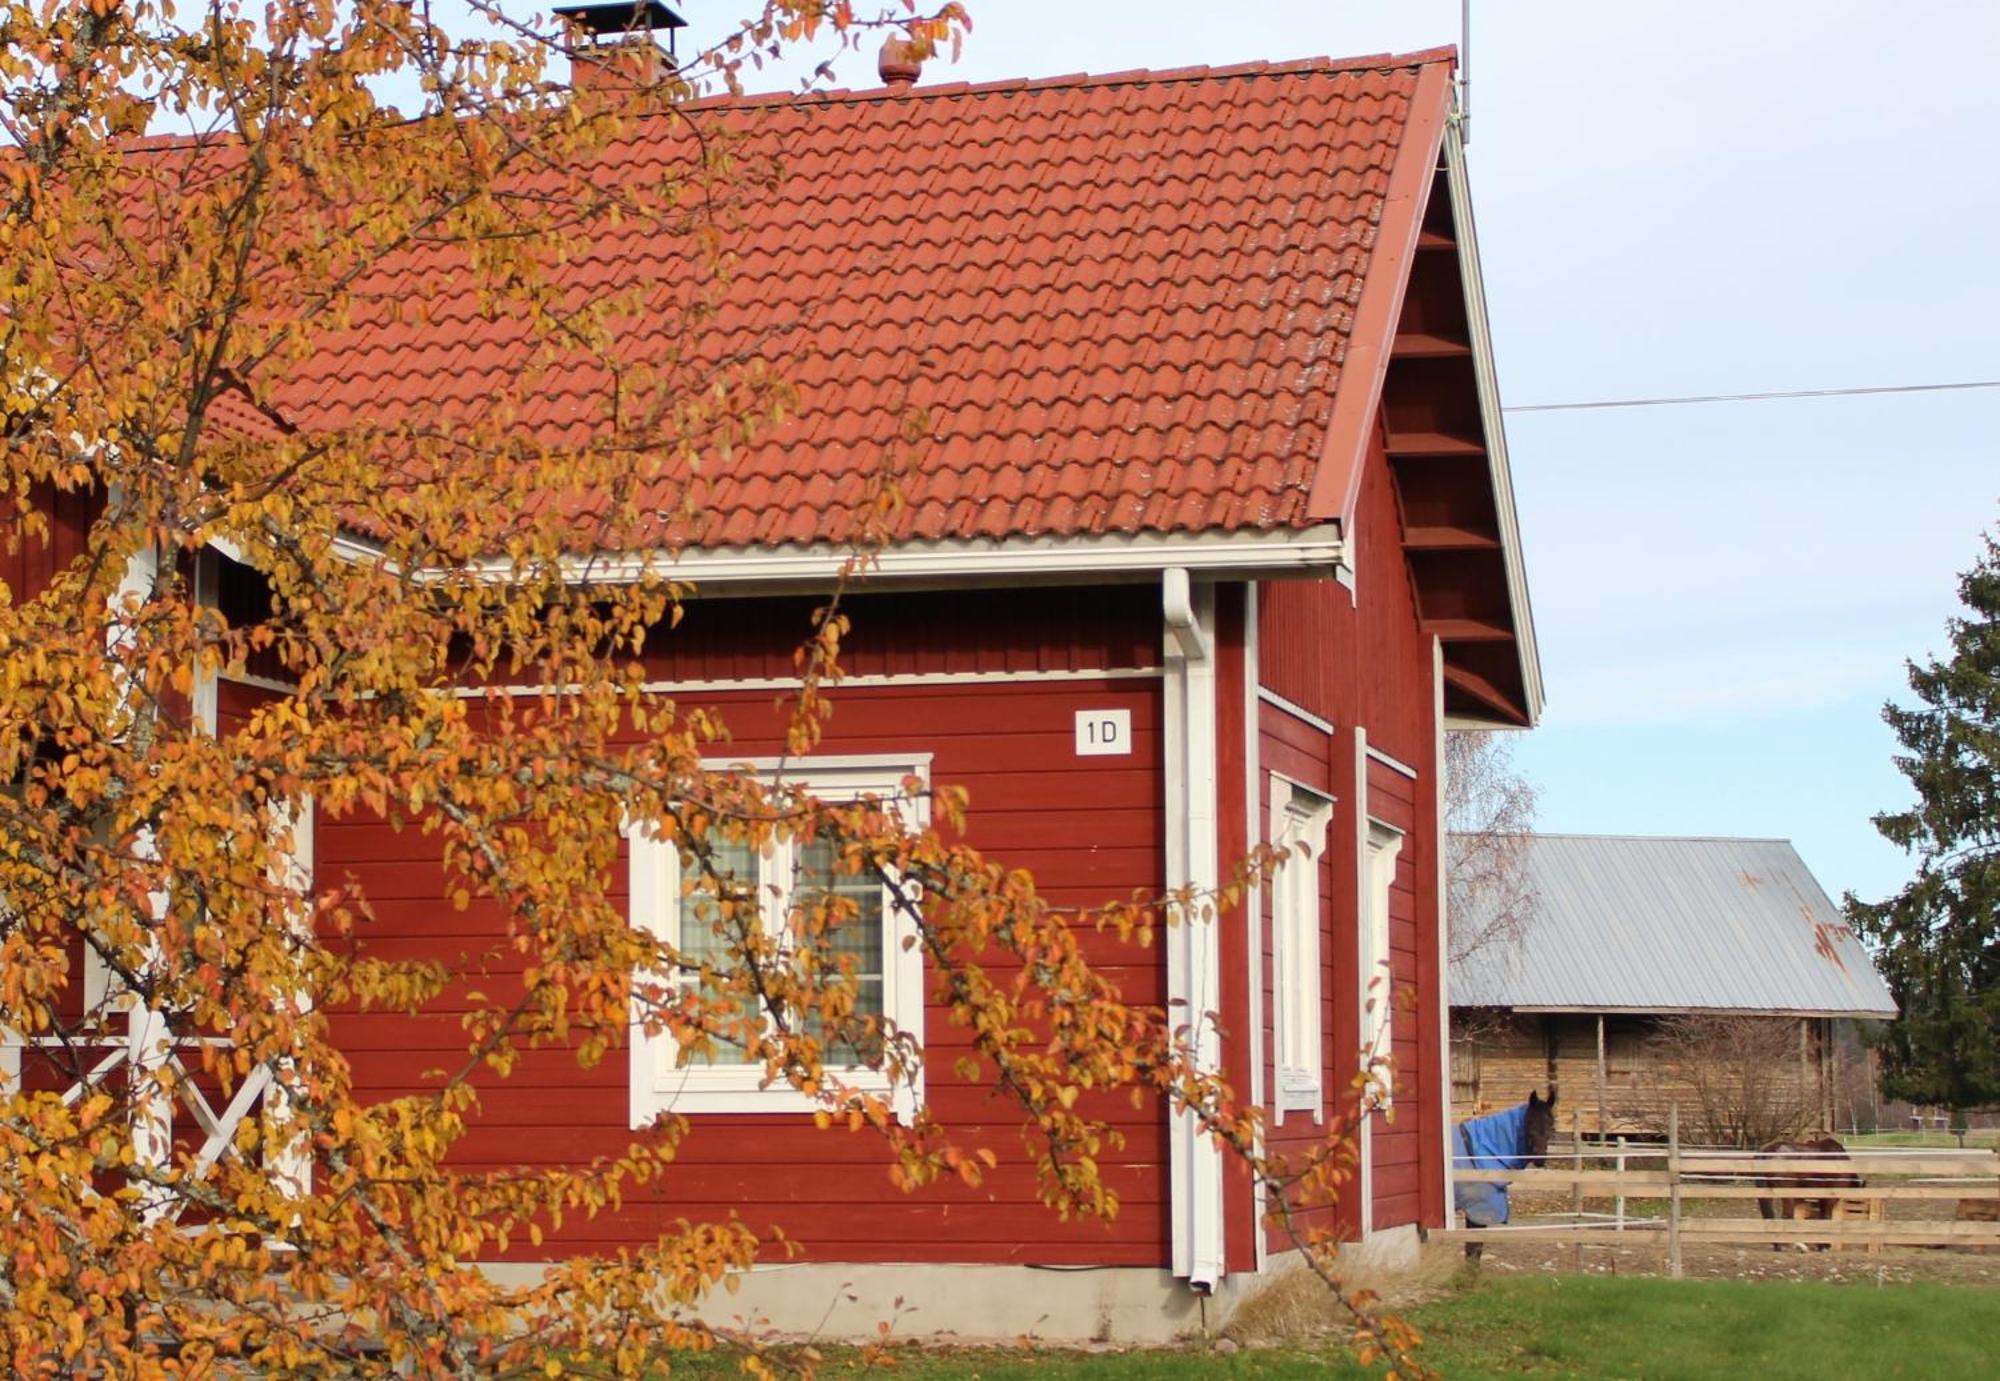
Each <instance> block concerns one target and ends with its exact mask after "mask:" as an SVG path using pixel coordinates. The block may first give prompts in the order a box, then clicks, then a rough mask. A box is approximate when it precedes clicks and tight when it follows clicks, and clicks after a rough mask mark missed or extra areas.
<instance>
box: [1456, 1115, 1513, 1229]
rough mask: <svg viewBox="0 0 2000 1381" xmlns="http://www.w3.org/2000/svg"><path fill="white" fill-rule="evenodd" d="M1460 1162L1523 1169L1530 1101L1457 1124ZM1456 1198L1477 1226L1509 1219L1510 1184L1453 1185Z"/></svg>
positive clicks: (1471, 1166) (1469, 1166)
mask: <svg viewBox="0 0 2000 1381" xmlns="http://www.w3.org/2000/svg"><path fill="white" fill-rule="evenodd" d="M1455 1142H1456V1145H1457V1148H1458V1154H1457V1164H1458V1166H1459V1167H1460V1168H1461V1169H1469V1170H1520V1169H1523V1168H1525V1167H1526V1166H1527V1164H1528V1105H1527V1104H1526V1103H1522V1104H1521V1105H1519V1106H1518V1107H1512V1108H1508V1109H1507V1110H1506V1111H1505V1112H1496V1113H1491V1114H1489V1115H1487V1116H1485V1117H1475V1118H1473V1119H1472V1120H1471V1121H1470V1122H1461V1123H1459V1124H1458V1131H1457V1136H1456V1137H1455ZM1452 1197H1453V1199H1454V1200H1455V1201H1456V1202H1457V1204H1458V1207H1459V1208H1460V1210H1462V1211H1463V1212H1464V1214H1465V1221H1466V1223H1467V1224H1468V1225H1470V1226H1472V1227H1475V1228H1490V1227H1498V1226H1499V1225H1500V1224H1502V1223H1504V1222H1506V1221H1507V1186H1506V1185H1504V1184H1488V1183H1471V1184H1461V1185H1458V1186H1456V1187H1455V1188H1454V1190H1453V1194H1452Z"/></svg>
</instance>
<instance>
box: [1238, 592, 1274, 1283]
mask: <svg viewBox="0 0 2000 1381" xmlns="http://www.w3.org/2000/svg"><path fill="white" fill-rule="evenodd" d="M1257 719H1258V715H1257V582H1256V581H1254V580H1249V581H1245V582H1244V584H1243V839H1244V842H1245V843H1246V844H1247V845H1248V846H1249V848H1250V849H1251V850H1253V851H1254V850H1255V849H1256V848H1257V847H1258V846H1259V845H1261V844H1262V843H1263V842H1264V828H1263V814H1262V812H1261V810H1260V809H1259V807H1260V804H1261V803H1260V802H1259V800H1258V794H1259V793H1258V789H1257V788H1258V786H1259V785H1260V780H1259V779H1260V778H1261V776H1262V775H1263V763H1262V760H1261V757H1260V754H1259V746H1260V745H1259V736H1260V733H1261V726H1259V724H1258V723H1257ZM1243 920H1244V930H1245V936H1244V941H1245V942H1244V946H1243V952H1244V954H1245V955H1246V956H1247V962H1248V964H1249V969H1250V974H1249V978H1250V984H1249V987H1248V989H1247V990H1246V991H1248V993H1249V994H1250V1017H1249V1023H1250V1106H1251V1107H1253V1108H1261V1107H1263V1106H1265V1097H1264V1096H1265V1088H1264V1049H1265V1046H1264V1018H1265V1012H1264V885H1263V883H1261V882H1252V883H1251V884H1250V887H1249V889H1248V892H1247V895H1246V896H1245V898H1244V902H1243ZM1257 1136H1258V1150H1259V1151H1262V1150H1263V1149H1264V1146H1263V1128H1262V1125H1261V1124H1259V1127H1258V1132H1257ZM1250 1193H1251V1202H1252V1205H1253V1208H1252V1215H1251V1231H1250V1236H1251V1239H1252V1246H1253V1247H1254V1249H1255V1251H1256V1269H1257V1271H1258V1272H1259V1273H1260V1274H1261V1273H1262V1272H1263V1270H1264V1268H1265V1266H1266V1264H1267V1263H1268V1261H1269V1259H1270V1243H1269V1242H1268V1241H1266V1236H1267V1234H1266V1233H1265V1231H1264V1212H1265V1208H1266V1203H1267V1201H1266V1197H1265V1190H1264V1181H1263V1179H1262V1177H1253V1179H1252V1183H1251V1189H1250Z"/></svg>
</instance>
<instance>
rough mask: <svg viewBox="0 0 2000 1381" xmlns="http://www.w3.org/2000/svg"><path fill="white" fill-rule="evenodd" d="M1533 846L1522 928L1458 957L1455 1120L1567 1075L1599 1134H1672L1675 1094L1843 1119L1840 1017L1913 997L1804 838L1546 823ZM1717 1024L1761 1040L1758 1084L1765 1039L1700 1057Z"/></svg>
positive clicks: (1453, 975)
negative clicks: (1862, 931)
mask: <svg viewBox="0 0 2000 1381" xmlns="http://www.w3.org/2000/svg"><path fill="white" fill-rule="evenodd" d="M1520 848H1521V853H1520V855H1519V858H1520V860H1521V863H1520V866H1521V868H1522V870H1523V873H1524V877H1523V879H1522V881H1523V886H1522V888H1521V895H1522V897H1523V898H1524V899H1525V900H1524V902H1523V905H1524V906H1525V916H1524V918H1523V921H1522V924H1521V925H1520V926H1519V928H1518V930H1517V931H1516V932H1515V933H1514V934H1513V935H1512V937H1511V938H1496V939H1494V940H1492V941H1490V942H1488V943H1486V944H1484V945H1482V946H1480V947H1478V948H1476V949H1474V950H1473V951H1472V952H1471V953H1469V954H1464V955H1461V956H1459V957H1457V958H1456V959H1454V960H1453V961H1452V963H1451V965H1450V983H1451V1022H1452V1050H1451V1065H1452V1069H1451V1091H1452V1112H1453V1115H1454V1117H1456V1118H1466V1117H1472V1116H1477V1115H1479V1114H1482V1113H1485V1112H1490V1111H1493V1110H1494V1109H1496V1108H1500V1107H1506V1106H1509V1105H1511V1104H1513V1103H1517V1102H1519V1101H1521V1100H1522V1099H1523V1098H1525V1097H1526V1096H1527V1093H1528V1090H1529V1089H1531V1088H1536V1087H1540V1086H1542V1085H1544V1084H1548V1083H1555V1084H1557V1085H1558V1087H1559V1089H1560V1092H1561V1099H1562V1107H1561V1110H1560V1113H1559V1117H1558V1121H1559V1122H1560V1124H1561V1126H1562V1128H1563V1129H1564V1130H1568V1129H1569V1128H1571V1126H1572V1125H1573V1118H1574V1117H1576V1116H1578V1115H1580V1120H1581V1126H1582V1129H1583V1131H1584V1133H1585V1134H1586V1135H1590V1136H1607V1137H1608V1136H1620V1135H1631V1136H1635V1137H1647V1138H1650V1137H1660V1136H1664V1134H1665V1129H1666V1125H1667V1114H1668V1108H1669V1106H1670V1105H1672V1104H1674V1103H1679V1104H1680V1105H1681V1108H1682V1118H1683V1126H1684V1127H1686V1126H1687V1125H1688V1124H1689V1119H1690V1118H1691V1117H1692V1116H1693V1114H1694V1110H1695V1109H1696V1108H1698V1107H1699V1106H1700V1105H1701V1104H1702V1102H1703V1100H1704V1098H1705V1097H1706V1098H1707V1099H1709V1100H1710V1101H1711V1102H1713V1101H1718V1100H1719V1101H1724V1102H1727V1101H1729V1100H1730V1099H1731V1098H1735V1099H1737V1100H1739V1101H1740V1100H1741V1099H1744V1098H1748V1099H1750V1100H1752V1101H1757V1102H1760V1103H1761V1104H1763V1105H1764V1106H1765V1107H1767V1108H1769V1109H1772V1110H1775V1111H1776V1113H1777V1115H1778V1116H1780V1118H1781V1119H1782V1118H1784V1117H1793V1118H1795V1119H1796V1120H1798V1122H1799V1123H1800V1124H1801V1125H1800V1126H1799V1128H1798V1129H1799V1130H1801V1131H1803V1130H1807V1129H1825V1130H1830V1129H1832V1128H1833V1127H1835V1126H1836V1125H1837V1124H1838V1122H1839V1120H1840V1119H1839V1117H1838V1115H1837V1109H1836V1090H1837V1088H1838V1085H1839V1082H1840V1078H1839V1075H1840V1071H1839V1068H1838V1062H1839V1061H1840V1060H1841V1059H1842V1058H1843V1055H1842V1051H1843V1048H1845V1047H1850V1046H1851V1045H1852V1042H1845V1041H1842V1040H1840V1039H1838V1037H1839V1036H1840V1035H1841V1034H1843V1033H1841V1032H1839V1031H1837V1029H1836V1025H1837V1024H1838V1023H1847V1022H1855V1021H1871V1020H1881V1019H1885V1018H1889V1017H1893V1016H1894V1015H1895V1014H1896V1007H1895V1003H1894V1001H1893V1000H1892V999H1891V998H1890V996H1889V991H1888V988H1887V986H1886V985H1885V984H1884V983H1883V982H1882V979H1881V976H1880V975H1879V974H1877V973H1876V972H1875V967H1874V964H1873V963H1872V962H1871V961H1870V959H1869V957H1868V952H1867V950H1866V949H1865V948H1863V947H1862V944H1861V942H1860V940H1859V939H1858V938H1857V937H1856V936H1855V934H1854V932H1853V931H1852V930H1851V929H1850V928H1849V927H1848V925H1847V922H1846V920H1845V918H1844V917H1843V916H1842V915H1841V913H1840V909H1839V908H1838V907H1837V906H1835V905H1834V904H1833V903H1832V901H1830V900H1829V899H1828V898H1827V895H1826V893H1825V891H1824V890H1823V889H1822V888H1821V887H1820V885H1819V883H1818V882H1817V881H1816V880H1815V879H1814V877H1813V875H1812V874H1811V872H1809V871H1808V870H1807V868H1806V866H1805V862H1804V860H1803V859H1801V858H1800V857H1799V855H1798V852H1797V850H1795V849H1794V848H1793V847H1792V846H1791V844H1790V843H1789V842H1787V841H1785V840H1782V839H1654V838H1629V837H1620V836H1607V835H1571V834H1538V835H1534V836H1532V837H1529V838H1527V839H1524V840H1523V841H1522V842H1521V845H1520ZM1460 904H1461V905H1465V906H1467V907H1468V908H1469V909H1470V910H1471V911H1473V912H1475V913H1476V912H1477V910H1478V907H1479V906H1480V904H1481V902H1480V899H1479V898H1477V897H1473V898H1467V899H1464V900H1463V901H1462V902H1461V903H1460ZM1467 919H1468V921H1471V922H1472V923H1473V924H1472V927H1471V928H1473V929H1475V930H1476V929H1477V928H1478V920H1479V918H1478V917H1477V915H1476V914H1475V915H1472V916H1468V918H1467ZM1690 1018H1708V1019H1710V1022H1711V1024H1710V1025H1709V1026H1706V1027H1704V1026H1702V1025H1700V1024H1699V1023H1698V1022H1696V1023H1688V1021H1687V1019H1690ZM1720 1018H1727V1019H1744V1020H1746V1021H1747V1022H1748V1024H1747V1025H1734V1026H1727V1027H1721V1028H1718V1027H1716V1026H1714V1025H1713V1021H1714V1019H1720ZM1677 1023H1682V1024H1681V1025H1679V1026H1678V1027H1677ZM1677 1030H1678V1031H1680V1032H1681V1033H1683V1035H1682V1037H1681V1038H1680V1039H1678V1040H1677V1039H1676V1031H1677ZM1704 1030H1710V1031H1729V1032H1734V1033H1735V1036H1736V1041H1737V1043H1739V1044H1744V1043H1750V1044H1754V1046H1755V1048H1756V1050H1757V1051H1758V1052H1760V1054H1761V1055H1762V1056H1763V1057H1764V1058H1761V1059H1760V1060H1758V1061H1757V1063H1758V1064H1759V1065H1760V1066H1761V1068H1759V1069H1756V1070H1753V1071H1751V1072H1750V1074H1749V1077H1750V1078H1752V1079H1754V1080H1758V1081H1761V1082H1760V1083H1759V1084H1758V1086H1757V1087H1755V1088H1753V1089H1752V1090H1751V1091H1750V1092H1749V1093H1747V1094H1746V1093H1745V1092H1744V1091H1743V1089H1742V1086H1741V1085H1742V1080H1743V1078H1744V1077H1745V1074H1744V1072H1743V1071H1742V1070H1741V1069H1739V1068H1736V1067H1734V1066H1732V1065H1731V1063H1730V1060H1731V1057H1732V1056H1733V1055H1738V1054H1747V1053H1748V1052H1729V1051H1717V1052H1715V1058H1714V1059H1713V1060H1712V1061H1697V1060H1693V1059H1691V1058H1690V1052H1689V1051H1688V1050H1687V1049H1686V1038H1687V1037H1690V1036H1692V1037H1699V1036H1700V1035H1701V1033H1702V1032H1703V1031H1704ZM1846 1058H1853V1052H1852V1051H1851V1050H1850V1051H1849V1053H1848V1054H1847V1055H1846ZM1731 1081H1734V1083H1732V1082H1731Z"/></svg>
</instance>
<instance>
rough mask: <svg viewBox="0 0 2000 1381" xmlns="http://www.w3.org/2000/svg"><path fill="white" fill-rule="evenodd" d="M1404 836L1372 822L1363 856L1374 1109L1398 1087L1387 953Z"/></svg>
mask: <svg viewBox="0 0 2000 1381" xmlns="http://www.w3.org/2000/svg"><path fill="white" fill-rule="evenodd" d="M1402 852H1403V832H1402V831H1401V830H1399V829H1397V828H1395V827H1394V826H1392V825H1385V824H1383V823H1382V822H1381V821H1380V820H1372V819H1371V820H1370V821H1369V822H1368V836H1367V842H1366V843H1365V844H1364V845H1363V846H1362V851H1361V955H1360V958H1361V965H1360V968H1361V1064H1362V1068H1364V1069H1369V1070H1372V1071H1373V1072H1374V1075H1375V1088H1374V1090H1373V1093H1372V1095H1371V1098H1370V1105H1371V1106H1373V1107H1377V1108H1387V1107H1388V1106H1389V1103H1390V1099H1391V1095H1392V1092H1393V1089H1394V1085H1395V1068H1394V1066H1393V1065H1392V1064H1391V1062H1390V1056H1391V1053H1392V1052H1393V1051H1394V1049H1395V1021H1396V991H1395V983H1394V970H1393V967H1392V962H1391V959H1390V954H1389V890H1390V888H1392V887H1393V886H1395V883H1396V859H1397V857H1398V856H1399V855H1401V854H1402Z"/></svg>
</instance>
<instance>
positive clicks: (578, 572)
mask: <svg viewBox="0 0 2000 1381" xmlns="http://www.w3.org/2000/svg"><path fill="white" fill-rule="evenodd" d="M335 547H336V550H338V551H339V552H340V553H341V554H342V555H344V556H346V557H347V558H348V559H350V560H378V561H379V560H381V559H383V557H384V553H383V550H382V548H381V547H379V546H377V545H376V544H374V543H372V542H370V541H368V540H367V539H365V538H362V537H358V536H353V535H344V536H342V537H340V538H338V539H336V541H335ZM1347 564H1348V550H1347V544H1346V542H1345V541H1344V540H1343V538H1342V535H1341V530H1340V525H1339V524H1338V523H1324V524H1320V525H1317V526H1314V527H1310V528H1299V529H1275V530H1271V531H1261V532H1235V533H1199V532H1194V533H1106V534H1100V535H1096V536H1089V537H1076V536H1064V537H1032V538H1030V537H1011V538H1001V539H981V538H974V539H940V540H935V541H910V542H899V543H895V544H892V545H890V546H888V547H885V548H883V549H882V550H880V551H878V552H874V553H864V552H862V551H860V550H858V549H856V548H853V547H840V546H831V545H818V546H798V547H724V548H698V547H691V548H685V549H682V550H680V551H673V550H669V549H664V548H663V549H655V550H650V551H635V552H596V553H583V554H579V555H576V556H573V557H568V558H565V560H564V571H563V573H564V577H565V578H566V579H568V580H570V581H572V582H574V583H577V584H608V585H616V584H629V583H632V582H634V581H638V580H643V579H648V578H663V579H668V580H676V581H684V582H687V583H689V584H693V585H695V586H698V587H700V588H704V589H708V590H712V591H717V592H722V591H736V592H739V593H758V594H767V593H779V592H782V591H784V590H788V589H822V588H826V587H828V586H830V585H832V584H834V583H835V582H837V581H839V580H841V579H842V578H843V577H855V576H859V577H861V578H865V579H866V580H867V581H868V582H869V583H870V584H871V585H873V584H895V585H898V586H905V587H915V586H922V585H932V586H971V585H1031V584H1056V583H1066V582H1067V583H1074V582H1076V581H1078V580H1085V579H1087V580H1090V581H1092V582H1106V581H1144V580H1151V579H1155V578H1157V577H1158V575H1159V573H1160V572H1161V571H1164V570H1168V569H1171V568H1179V569H1183V570H1186V571H1187V572H1188V573H1189V574H1190V575H1192V576H1195V577H1196V578H1199V579H1206V580H1226V579H1235V578H1243V579H1252V578H1254V579H1282V578H1285V577H1288V576H1291V577H1301V576H1324V575H1328V574H1331V573H1333V572H1334V571H1336V570H1338V569H1341V568H1344V567H1345V566H1346V565H1347ZM477 570H478V572H479V573H480V574H483V575H486V576H489V577H490V578H492V579H495V580H500V579H505V578H506V577H507V575H508V573H509V571H510V570H511V567H510V565H509V563H507V562H505V561H501V560H494V561H490V562H484V563H481V564H480V566H479V567H478V568H477Z"/></svg>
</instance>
